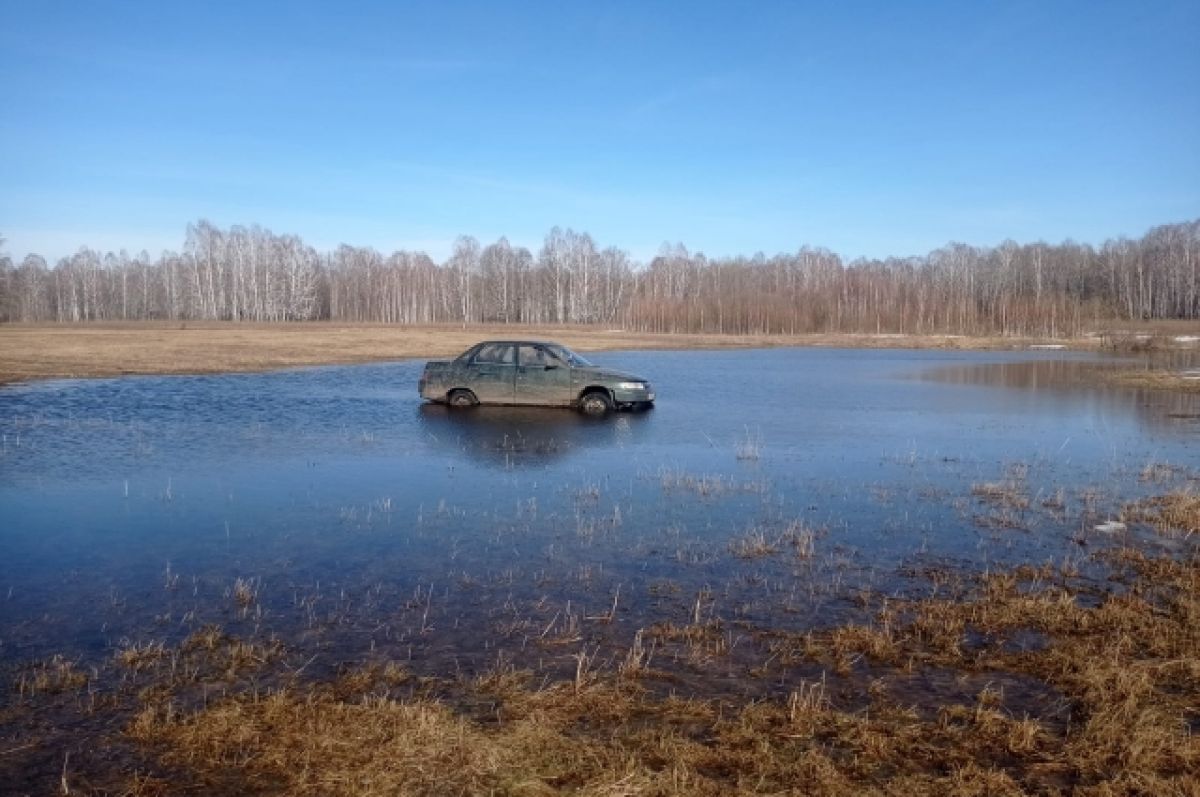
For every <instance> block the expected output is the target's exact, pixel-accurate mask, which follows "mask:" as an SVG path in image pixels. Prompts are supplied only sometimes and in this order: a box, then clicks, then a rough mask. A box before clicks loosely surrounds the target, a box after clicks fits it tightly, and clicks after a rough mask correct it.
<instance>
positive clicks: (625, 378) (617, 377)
mask: <svg viewBox="0 0 1200 797" xmlns="http://www.w3.org/2000/svg"><path fill="white" fill-rule="evenodd" d="M575 372H576V373H577V374H579V375H580V376H582V377H586V378H589V379H608V380H612V381H614V382H648V381H649V380H648V379H646V378H645V377H641V376H638V375H637V374H631V373H629V372H628V371H614V370H613V369H611V368H595V367H593V368H576V369H575Z"/></svg>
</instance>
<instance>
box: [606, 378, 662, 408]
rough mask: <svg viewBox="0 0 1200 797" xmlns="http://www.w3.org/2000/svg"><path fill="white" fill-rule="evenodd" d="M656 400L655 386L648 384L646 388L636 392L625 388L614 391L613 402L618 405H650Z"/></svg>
mask: <svg viewBox="0 0 1200 797" xmlns="http://www.w3.org/2000/svg"><path fill="white" fill-rule="evenodd" d="M654 399H655V393H654V385H652V384H650V383H649V382H647V383H646V385H645V387H642V388H639V389H636V390H628V389H625V388H614V389H613V401H615V402H616V403H618V404H649V403H650V402H652V401H654Z"/></svg>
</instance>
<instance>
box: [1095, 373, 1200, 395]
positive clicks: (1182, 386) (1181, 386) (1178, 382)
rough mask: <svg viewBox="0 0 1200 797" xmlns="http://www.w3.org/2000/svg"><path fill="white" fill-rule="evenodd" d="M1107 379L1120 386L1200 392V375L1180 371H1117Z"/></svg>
mask: <svg viewBox="0 0 1200 797" xmlns="http://www.w3.org/2000/svg"><path fill="white" fill-rule="evenodd" d="M1108 379H1109V381H1111V382H1112V383H1113V384H1117V385H1121V386H1122V387H1132V388H1141V389H1143V390H1172V391H1176V392H1180V393H1200V375H1198V376H1189V375H1185V374H1184V373H1182V372H1180V371H1161V370H1160V371H1117V372H1115V373H1112V374H1109V375H1108Z"/></svg>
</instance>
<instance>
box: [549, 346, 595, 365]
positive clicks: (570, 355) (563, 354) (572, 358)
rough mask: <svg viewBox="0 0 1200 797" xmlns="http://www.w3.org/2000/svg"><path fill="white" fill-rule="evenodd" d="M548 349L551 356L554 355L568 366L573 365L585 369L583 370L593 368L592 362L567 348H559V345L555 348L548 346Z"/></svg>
mask: <svg viewBox="0 0 1200 797" xmlns="http://www.w3.org/2000/svg"><path fill="white" fill-rule="evenodd" d="M546 349H547V350H548V351H549V352H550V353H551V354H553V355H554V356H555V357H557V358H558V359H560V360H562V361H563V362H565V363H566V364H567V365H573V366H576V367H583V368H587V367H589V366H591V363H590V362H588V361H587V360H586V359H585V358H583V357H580V356H579V355H578V354H576V353H575V352H573V351H571V350H570V349H568V348H567V347H566V346H559V345H557V344H555V345H553V346H547V347H546Z"/></svg>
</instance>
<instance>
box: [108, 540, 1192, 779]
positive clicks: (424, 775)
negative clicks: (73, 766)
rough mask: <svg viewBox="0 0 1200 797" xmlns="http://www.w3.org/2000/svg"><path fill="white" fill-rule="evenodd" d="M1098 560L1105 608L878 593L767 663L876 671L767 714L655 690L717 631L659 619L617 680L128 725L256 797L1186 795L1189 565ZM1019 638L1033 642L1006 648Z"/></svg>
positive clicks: (269, 704) (605, 677) (745, 703)
mask: <svg viewBox="0 0 1200 797" xmlns="http://www.w3.org/2000/svg"><path fill="white" fill-rule="evenodd" d="M1098 561H1099V562H1104V563H1107V564H1108V566H1110V567H1111V575H1110V578H1109V583H1111V584H1112V585H1113V589H1112V590H1111V591H1109V592H1108V593H1107V594H1106V595H1103V596H1100V597H1097V596H1095V595H1090V594H1084V593H1081V592H1079V591H1077V590H1076V589H1075V588H1073V587H1072V586H1071V585H1070V579H1071V576H1070V575H1069V571H1065V570H1063V569H1060V568H1055V567H1052V566H1042V567H1030V566H1025V567H1020V568H1016V569H1014V570H1009V571H1003V572H995V573H990V574H981V575H978V576H976V577H974V578H968V579H967V580H965V581H964V582H961V583H960V584H959V585H958V586H956V587H955V588H954V590H957V591H958V592H957V594H953V595H948V596H947V597H941V598H935V599H909V600H900V599H895V598H888V599H887V600H885V601H883V603H882V605H881V608H880V609H879V610H878V613H877V615H876V617H875V619H874V620H873V621H872V622H871V623H870V624H861V623H857V624H849V625H845V626H839V627H836V628H831V629H827V630H825V631H821V632H810V633H806V634H803V635H797V636H789V635H787V634H778V635H776V636H775V637H774V638H775V639H776V641H777V642H776V644H774V645H773V649H772V652H771V657H772V658H774V659H777V660H781V661H782V660H785V659H788V658H789V657H791V658H793V659H796V660H806V661H809V662H813V661H816V662H822V661H824V662H827V663H828V664H829V665H831V666H832V667H833V669H834V670H837V671H840V672H842V673H844V674H846V675H847V677H853V676H852V674H853V673H854V672H858V671H861V670H862V669H863V668H864V667H869V668H870V669H871V670H872V671H873V672H875V673H879V674H880V677H878V678H874V679H871V680H870V681H869V682H868V683H867V684H866V685H865V687H864V688H861V689H853V690H850V691H849V692H848V691H847V690H845V689H839V690H829V689H827V687H826V684H825V680H824V677H821V678H819V679H817V680H815V681H812V680H810V681H804V680H801V681H799V682H798V683H797V682H795V681H793V682H792V683H793V686H792V687H791V688H790V690H789V691H788V692H786V693H785V694H781V695H778V696H777V697H774V698H771V699H759V700H736V699H733V700H731V699H730V698H722V699H717V698H713V699H687V700H682V699H679V698H677V697H673V696H664V695H662V694H655V693H653V692H651V691H648V688H647V684H653V682H654V680H655V678H656V677H658V676H659V675H660V674H659V673H656V671H654V670H651V669H650V664H651V659H652V658H657V659H666V658H667V657H668V656H669V653H670V646H671V645H672V644H677V643H683V644H686V645H693V646H694V645H699V644H702V643H704V641H705V640H709V641H715V640H716V639H718V638H720V637H721V636H723V633H722V632H721V631H720V629H719V628H718V627H716V626H713V625H708V626H702V625H691V626H684V627H670V628H667V627H661V626H660V627H655V628H651V629H646V630H645V633H644V634H643V632H642V631H638V632H637V634H636V635H635V637H634V642H633V645H632V646H631V647H630V649H629V652H628V654H627V655H626V656H625V657H624V659H623V660H620V661H617V662H610V663H609V665H607V666H608V669H604V667H603V666H601V667H599V668H598V667H597V663H596V660H595V659H596V657H595V654H594V653H589V652H588V650H587V649H586V648H585V649H583V650H582V651H581V652H580V654H579V655H578V657H577V658H578V660H579V662H580V670H581V672H582V674H579V673H577V674H576V677H575V678H574V679H565V680H557V681H553V682H547V681H546V680H544V679H541V678H540V676H538V675H536V674H535V673H533V672H528V671H515V670H512V669H505V668H497V669H496V670H495V671H493V672H490V673H485V674H484V675H482V676H479V677H477V678H475V679H472V680H470V681H467V682H464V681H461V680H452V679H429V678H425V679H417V681H419V685H418V684H417V683H416V682H414V681H413V679H412V677H411V675H410V673H409V672H408V671H407V670H406V669H405V668H403V667H396V666H394V665H387V666H385V665H382V664H376V665H371V666H369V667H366V668H362V669H359V670H353V671H349V672H347V673H345V674H343V675H342V676H341V677H339V678H338V679H337V680H335V681H334V682H332V683H328V684H321V683H318V684H313V685H308V686H304V685H302V684H299V683H296V682H292V683H291V684H290V685H287V686H283V687H279V688H276V689H272V690H267V691H262V690H259V689H244V690H240V691H239V690H234V691H233V692H232V693H231V694H229V696H227V697H225V698H223V699H220V700H217V701H215V702H211V703H210V704H209V705H207V706H206V707H198V708H195V709H192V710H182V709H181V708H180V704H179V701H178V700H176V699H173V698H172V697H171V696H170V695H159V696H157V698H156V699H153V700H149V701H147V703H146V705H145V707H144V709H142V711H141V712H140V713H139V714H138V715H137V716H136V717H135V718H134V719H133V720H132V721H131V723H130V724H129V726H128V727H127V733H128V734H129V735H130V736H131V737H132V738H134V739H136V740H138V741H139V742H141V743H143V744H146V745H149V746H150V749H153V750H157V751H159V752H160V753H161V756H162V762H163V764H164V765H165V766H167V767H169V768H170V771H173V772H177V773H180V774H179V777H181V778H183V780H179V781H176V782H173V784H172V785H173V786H174V787H176V788H178V789H180V790H186V789H197V790H200V791H231V792H237V793H247V794H254V793H260V794H277V793H286V794H295V795H318V794H333V793H336V794H345V795H382V794H400V795H407V794H413V795H418V794H420V795H425V794H521V795H530V794H532V795H541V794H547V795H548V794H563V793H569V794H582V795H616V794H620V795H626V794H629V795H632V794H653V795H693V794H696V795H718V794H774V793H790V794H828V795H850V794H897V795H899V794H904V795H909V794H911V795H934V794H937V795H941V794H947V795H975V794H978V795H985V794H1000V795H1007V794H1013V795H1016V794H1027V793H1067V792H1069V793H1076V794H1093V795H1116V794H1168V795H1169V794H1177V795H1188V794H1194V793H1195V791H1196V785H1197V781H1196V779H1195V775H1194V773H1195V772H1196V771H1198V768H1200V739H1197V738H1196V736H1195V733H1194V725H1195V723H1196V721H1197V719H1196V706H1197V705H1198V704H1200V561H1197V560H1196V559H1195V558H1194V557H1191V558H1188V557H1186V556H1185V557H1184V558H1183V559H1182V560H1181V559H1179V558H1173V557H1152V556H1147V555H1146V554H1144V553H1141V552H1139V551H1138V550H1136V549H1133V548H1122V549H1115V550H1113V551H1110V552H1108V553H1106V554H1104V555H1102V556H1100V557H1098ZM1031 633H1032V634H1036V635H1037V636H1039V637H1040V639H1041V643H1040V644H1037V645H1033V646H1031V647H1024V648H1014V647H1012V646H1011V645H1010V644H1009V642H1010V640H1011V639H1013V638H1014V636H1016V635H1019V634H1031ZM693 637H694V638H693ZM655 651H657V654H655ZM934 671H941V672H951V673H956V674H957V675H958V677H959V678H960V679H966V678H971V677H974V678H978V679H980V680H981V681H986V682H987V683H986V685H985V686H983V687H982V688H981V689H979V690H978V692H977V693H976V696H975V698H974V700H970V699H967V700H966V701H965V702H963V701H962V700H951V701H948V702H944V703H941V704H940V705H936V704H935V705H934V706H933V707H932V710H930V709H929V707H928V706H927V707H926V708H924V709H918V708H917V707H915V706H912V705H909V704H907V703H906V702H904V693H903V687H897V686H895V684H897V683H899V682H900V680H901V679H903V678H905V677H907V675H910V674H914V673H915V674H917V675H918V677H919V674H920V673H922V672H934ZM389 673H390V675H389ZM1020 679H1024V682H1025V683H1036V684H1039V685H1041V686H1040V687H1039V688H1040V689H1042V690H1044V694H1045V696H1044V697H1043V698H1042V701H1043V702H1041V703H1036V702H1035V703H1028V702H1027V703H1025V704H1024V705H1022V706H1014V705H1012V704H1011V703H1010V701H1009V700H1008V698H1007V697H1006V695H1005V687H1004V684H1005V683H1010V682H1017V681H1018V680H1020ZM851 682H853V681H851ZM843 683H846V682H845V681H843ZM539 684H540V685H539ZM893 691H895V692H896V695H895V696H893V695H892V692H893ZM847 695H849V697H847ZM864 700H865V702H864Z"/></svg>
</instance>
